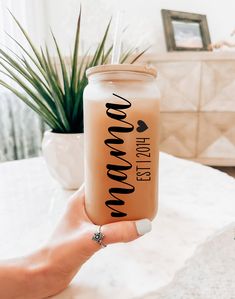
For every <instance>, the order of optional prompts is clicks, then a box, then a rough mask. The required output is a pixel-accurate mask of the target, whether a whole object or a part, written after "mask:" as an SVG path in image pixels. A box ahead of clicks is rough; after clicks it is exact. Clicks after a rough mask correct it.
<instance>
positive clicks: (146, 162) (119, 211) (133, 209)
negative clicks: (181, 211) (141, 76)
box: [84, 82, 159, 225]
mask: <svg viewBox="0 0 235 299" xmlns="http://www.w3.org/2000/svg"><path fill="white" fill-rule="evenodd" d="M119 83H120V82H119ZM121 85H122V84H121V83H120V86H121ZM127 88H128V86H127ZM129 88H131V85H130V83H129ZM111 89H112V88H111ZM111 89H110V90H111ZM136 89H137V87H136ZM124 90H125V88H124V89H122V88H119V89H116V94H118V95H119V96H122V97H124V98H125V99H127V100H128V101H129V102H131V107H129V108H127V109H119V110H117V109H109V112H110V113H111V114H112V115H118V117H123V119H122V121H121V120H120V119H119V120H118V119H113V118H112V117H109V116H108V115H107V107H106V106H105V105H106V103H116V104H122V105H123V104H124V105H125V104H126V105H128V103H127V102H125V101H124V100H122V99H120V98H118V97H117V96H113V95H112V92H108V93H107V92H106V93H105V95H104V97H103V99H101V98H102V96H101V94H100V93H99V96H97V98H96V97H95V95H94V93H93V95H92V96H91V91H88V92H87V93H86V94H85V101H84V111H85V123H84V125H85V155H86V158H85V182H86V187H85V188H86V210H87V213H88V215H89V217H90V219H91V220H92V221H93V222H94V223H96V224H100V225H102V224H105V223H109V222H115V221H120V220H135V219H142V218H149V219H153V218H154V216H155V215H156V212H157V192H158V190H157V189H158V155H159V154H158V153H159V150H158V139H159V98H158V94H156V97H155V98H154V97H153V94H154V92H153V91H152V93H151V96H149V97H148V94H146V92H145V94H146V97H145V98H144V97H141V98H138V97H137V96H138V93H137V95H136V97H133V96H131V97H130V96H128V94H129V93H128V92H124ZM96 92H97V91H96ZM113 92H115V90H113ZM149 92H150V91H149ZM139 94H140V95H141V92H140V93H139ZM125 115H126V116H125ZM124 117H125V118H124ZM140 120H141V121H143V122H145V123H146V125H147V127H148V128H147V129H146V127H144V126H143V122H138V121H140ZM127 123H129V124H127ZM112 126H115V127H118V128H120V127H124V128H131V126H133V128H132V129H133V130H132V131H131V132H113V131H112V130H111V133H110V132H109V129H110V128H111V127H112ZM138 127H140V128H139V129H138V130H141V129H142V130H144V129H146V130H145V131H143V132H138V131H137V128H138ZM112 134H114V135H112ZM119 138H120V139H121V140H123V143H122V144H113V143H112V142H111V143H109V142H106V144H105V140H106V141H107V140H108V139H112V140H119ZM114 142H115V141H114ZM110 146H111V147H113V148H111V147H110ZM112 151H113V152H114V155H111V152H112ZM115 153H116V155H115ZM107 165H111V170H109V171H108V169H109V168H107ZM112 165H114V167H115V165H116V166H117V167H120V166H121V167H122V166H124V167H131V168H129V169H125V170H120V168H119V169H116V170H114V169H113V166H112ZM130 165H131V166H130ZM108 173H109V175H108ZM110 176H111V177H110ZM115 178H116V179H115ZM118 179H119V180H118ZM111 188H121V189H115V190H116V191H115V190H114V189H111ZM110 190H111V192H110ZM113 190H114V191H115V192H113ZM120 190H121V191H120ZM123 190H124V191H123ZM126 190H127V192H130V193H128V194H123V192H126ZM133 190H134V192H131V191H133ZM117 191H120V192H117ZM109 200H111V202H110V201H109ZM112 203H122V204H121V205H118V204H117V205H116V204H112ZM112 213H113V214H112ZM114 215H115V217H114Z"/></svg>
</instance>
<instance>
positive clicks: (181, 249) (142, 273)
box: [0, 153, 235, 299]
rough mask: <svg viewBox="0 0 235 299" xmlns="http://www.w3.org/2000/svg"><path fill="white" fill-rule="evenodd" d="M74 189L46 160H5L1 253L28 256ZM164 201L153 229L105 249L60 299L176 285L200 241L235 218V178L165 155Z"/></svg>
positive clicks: (134, 294)
mask: <svg viewBox="0 0 235 299" xmlns="http://www.w3.org/2000/svg"><path fill="white" fill-rule="evenodd" d="M70 194H71V192H69V191H65V190H62V189H61V188H60V186H59V185H58V184H57V183H56V182H55V181H54V180H53V179H52V178H51V177H50V175H49V173H48V171H47V168H46V165H45V163H44V161H43V159H42V158H34V159H27V160H21V161H14V162H5V163H2V164H0V258H1V259H5V258H11V257H15V256H21V255H25V254H27V253H29V252H31V251H33V250H34V249H36V248H38V247H40V246H41V244H42V243H44V242H46V240H47V238H48V237H49V236H50V234H51V232H52V231H53V229H54V227H55V225H56V223H57V221H58V220H59V218H60V216H61V214H62V213H63V211H64V209H65V207H66V204H67V199H68V197H69V195H70ZM159 198H160V201H159V212H158V216H157V217H156V219H155V220H154V221H153V231H152V232H151V233H150V234H148V235H146V236H144V237H142V238H140V239H138V240H137V241H135V242H132V243H129V244H115V245H110V246H108V247H107V248H105V249H104V250H101V251H99V252H98V253H97V254H96V255H95V256H94V257H93V258H92V259H91V260H90V261H89V262H87V263H86V264H85V265H84V266H83V267H82V269H81V270H80V272H79V273H78V275H77V276H76V277H75V279H74V280H73V282H72V284H71V285H70V287H69V288H67V289H66V290H65V291H64V292H62V293H61V294H59V295H57V296H54V297H53V298H57V299H68V298H69V299H70V298H71V299H74V298H79V299H96V298H98V299H110V298H112V299H134V298H147V296H148V295H149V294H151V293H153V292H155V291H157V290H159V289H161V288H162V287H166V286H167V285H170V283H171V281H172V280H173V278H174V276H175V274H176V273H177V272H178V271H179V270H180V269H182V267H183V266H184V265H185V262H186V261H187V260H188V259H189V258H191V257H193V256H194V254H195V250H196V249H197V248H198V246H199V245H201V244H204V243H205V242H206V241H207V240H208V238H209V237H211V236H213V235H214V234H216V233H217V232H218V231H219V230H220V229H223V228H224V227H226V226H227V225H231V224H232V223H233V222H234V221H235V180H234V179H233V178H232V177H230V176H228V175H226V174H224V173H222V172H219V171H217V170H215V169H212V168H210V167H206V166H202V165H200V164H196V163H194V162H190V161H185V160H182V159H178V158H175V157H172V156H170V155H167V154H163V153H162V154H161V155H160V191H159ZM231 242H233V244H234V241H233V240H232V238H231ZM231 244H232V243H231ZM233 246H234V245H233ZM151 298H154V297H151ZM156 298H158V297H156ZM167 298H168V297H167ZM169 298H172V299H174V298H175V297H169ZM200 298H201V297H200ZM231 298H232V297H231ZM207 299H214V298H208V297H207Z"/></svg>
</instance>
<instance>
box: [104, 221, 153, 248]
mask: <svg viewBox="0 0 235 299" xmlns="http://www.w3.org/2000/svg"><path fill="white" fill-rule="evenodd" d="M151 229H152V225H151V221H150V220H148V219H141V220H137V221H120V222H115V223H109V224H105V225H103V226H102V228H101V232H102V234H104V240H103V241H104V243H105V244H107V245H108V244H112V243H118V242H125V243H126V242H130V241H133V240H135V239H137V238H138V237H140V236H142V235H144V234H146V233H148V232H150V231H151Z"/></svg>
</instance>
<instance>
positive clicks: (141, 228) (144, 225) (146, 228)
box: [135, 219, 152, 236]
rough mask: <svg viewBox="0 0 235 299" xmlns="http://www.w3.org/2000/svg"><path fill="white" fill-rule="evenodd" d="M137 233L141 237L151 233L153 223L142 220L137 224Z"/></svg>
mask: <svg viewBox="0 0 235 299" xmlns="http://www.w3.org/2000/svg"><path fill="white" fill-rule="evenodd" d="M135 225H136V229H137V232H138V234H139V235H140V236H142V235H145V234H147V233H149V232H150V231H151V229H152V223H151V221H150V220H149V219H141V220H137V221H136V222H135Z"/></svg>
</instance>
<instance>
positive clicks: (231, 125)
mask: <svg viewBox="0 0 235 299" xmlns="http://www.w3.org/2000/svg"><path fill="white" fill-rule="evenodd" d="M145 62H148V63H151V64H153V65H155V66H156V67H157V69H158V85H159V88H160V91H161V94H162V100H161V147H160V149H161V151H164V152H167V153H170V154H172V155H175V156H178V157H182V158H186V159H191V160H194V161H198V162H200V163H203V164H208V165H217V166H235V52H200V53H197V52H190V53H188V52H174V53H165V54H159V55H156V56H146V58H145Z"/></svg>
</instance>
